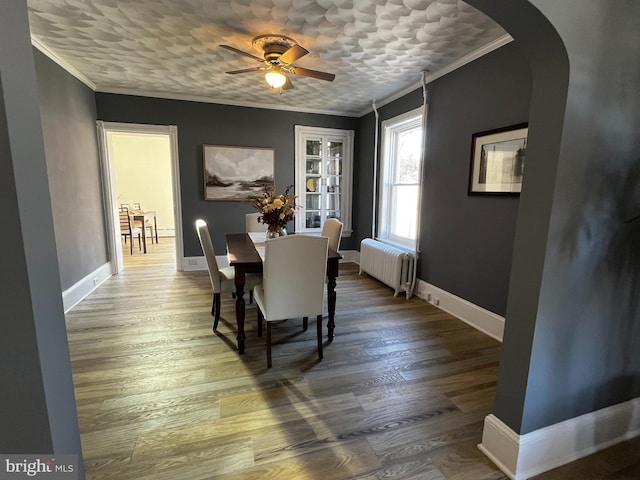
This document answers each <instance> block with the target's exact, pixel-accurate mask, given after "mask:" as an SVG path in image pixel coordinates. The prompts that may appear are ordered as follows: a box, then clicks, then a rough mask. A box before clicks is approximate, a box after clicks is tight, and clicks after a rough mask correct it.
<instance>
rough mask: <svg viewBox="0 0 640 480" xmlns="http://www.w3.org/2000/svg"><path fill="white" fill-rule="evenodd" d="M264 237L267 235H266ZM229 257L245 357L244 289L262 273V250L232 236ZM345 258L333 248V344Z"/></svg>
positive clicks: (330, 327)
mask: <svg viewBox="0 0 640 480" xmlns="http://www.w3.org/2000/svg"><path fill="white" fill-rule="evenodd" d="M262 235H264V233H262ZM226 241H227V257H228V259H229V265H230V266H231V267H233V268H234V271H235V286H236V291H235V295H236V323H237V330H238V333H237V336H236V340H237V341H238V352H239V353H244V347H245V339H246V335H245V333H244V320H245V299H244V294H245V291H244V286H245V278H246V274H247V273H261V272H262V256H261V254H260V253H259V252H258V248H261V247H260V246H258V248H256V244H257V242H256V243H254V240H252V237H251V236H250V235H249V234H248V233H229V234H227V235H226ZM341 258H342V255H340V253H338V252H337V251H335V250H333V249H331V248H329V251H328V255H327V310H328V314H329V315H328V316H329V321H328V324H327V329H328V339H329V341H331V340H332V339H333V336H334V329H335V314H336V279H337V278H338V272H339V265H340V259H341Z"/></svg>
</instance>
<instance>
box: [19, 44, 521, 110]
mask: <svg viewBox="0 0 640 480" xmlns="http://www.w3.org/2000/svg"><path fill="white" fill-rule="evenodd" d="M512 41H513V38H512V37H511V35H508V34H507V35H503V36H502V37H499V38H497V39H496V40H494V41H493V42H491V43H488V44H486V45H484V46H482V47H480V48H478V49H477V50H474V51H473V52H471V53H468V54H467V55H465V56H464V57H461V58H459V59H458V60H456V61H455V62H452V63H450V64H449V65H446V66H445V67H444V68H441V69H440V70H437V71H435V72H433V73H429V74H427V75H425V78H424V82H425V84H428V83H431V82H433V81H434V80H436V79H438V78H440V77H442V76H444V75H446V74H447V73H451V72H453V71H454V70H456V69H458V68H460V67H463V66H464V65H466V64H468V63H471V62H473V61H474V60H477V59H478V58H480V57H482V56H484V55H486V54H488V53H491V52H493V51H494V50H496V49H498V48H500V47H502V46H504V45H507V44H508V43H511V42H512ZM31 44H32V45H33V46H34V47H36V48H37V49H38V50H40V51H41V52H42V53H43V54H44V55H46V56H47V57H49V58H50V59H51V60H52V61H53V62H55V63H57V64H58V65H59V66H60V67H62V68H63V69H64V70H66V71H67V72H68V73H69V74H71V75H73V76H74V77H75V78H77V79H78V80H80V81H81V82H82V83H84V84H85V85H86V86H87V87H89V88H90V89H91V90H93V91H94V92H101V93H114V94H120V95H133V96H137V97H152V98H163V99H167V100H184V101H190V102H201V103H214V104H219V105H231V106H235V107H247V108H263V109H267V110H281V111H287V112H300V113H313V114H317V115H333V116H339V117H355V118H360V117H363V116H365V115H367V114H368V113H370V112H372V111H373V107H372V106H369V107H367V108H365V109H364V110H362V111H360V112H344V111H336V110H317V109H313V108H305V107H296V106H287V105H282V106H281V105H273V104H268V103H255V102H241V101H233V100H227V99H224V100H223V99H218V98H215V97H207V96H204V95H190V94H180V93H173V92H171V93H169V92H158V91H144V90H135V89H130V88H116V87H114V88H110V87H109V86H100V87H98V85H97V84H96V83H94V82H92V81H91V80H89V79H88V78H87V77H86V76H85V75H83V74H82V73H80V72H79V71H78V70H77V69H76V68H75V67H73V66H72V65H71V64H70V63H68V62H66V61H65V60H63V59H62V58H61V57H59V56H58V55H57V54H56V53H55V52H54V51H53V50H51V49H50V48H49V47H47V46H46V45H45V44H44V43H42V42H41V41H40V40H38V38H37V37H36V36H35V35H33V34H32V35H31ZM420 87H422V80H420V81H417V82H415V83H412V84H411V85H408V86H406V87H404V88H402V89H401V90H398V91H397V92H395V93H393V94H391V95H389V96H387V97H385V98H383V99H382V100H379V101H376V108H379V107H381V106H383V105H386V104H388V103H391V102H393V101H394V100H397V99H398V98H400V97H403V96H404V95H406V94H408V93H411V92H412V91H414V90H416V89H417V88H420Z"/></svg>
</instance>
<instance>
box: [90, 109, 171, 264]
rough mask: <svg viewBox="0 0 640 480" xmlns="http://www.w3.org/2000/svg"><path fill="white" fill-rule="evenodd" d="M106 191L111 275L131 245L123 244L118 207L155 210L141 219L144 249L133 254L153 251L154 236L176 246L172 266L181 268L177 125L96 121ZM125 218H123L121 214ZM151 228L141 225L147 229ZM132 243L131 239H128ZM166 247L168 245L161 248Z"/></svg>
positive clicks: (138, 211) (122, 260)
mask: <svg viewBox="0 0 640 480" xmlns="http://www.w3.org/2000/svg"><path fill="white" fill-rule="evenodd" d="M98 136H99V139H100V147H101V153H102V166H103V174H102V178H103V184H104V189H103V190H104V192H105V197H106V198H105V205H106V206H107V209H106V210H107V211H106V212H105V219H106V225H107V238H108V241H109V256H110V261H111V265H112V271H113V273H114V274H117V273H119V272H122V271H123V270H124V268H125V263H124V258H125V254H126V255H127V258H128V256H129V252H130V250H129V249H130V245H127V246H126V248H123V238H122V236H121V230H120V210H121V209H123V208H125V209H128V210H129V212H137V213H138V214H140V212H155V217H151V216H149V218H148V223H146V224H145V223H144V221H142V229H143V230H144V231H145V236H146V251H147V253H146V254H145V253H143V251H139V250H138V248H137V247H138V245H137V243H136V246H135V247H134V255H145V256H146V255H149V256H151V255H153V251H154V246H155V245H156V244H155V243H154V242H155V241H156V233H157V237H158V241H161V242H162V243H163V244H167V243H169V244H171V245H172V246H173V247H172V248H174V249H175V259H176V261H175V263H176V270H182V258H183V253H182V223H181V214H180V212H181V208H180V181H179V170H178V154H177V128H176V127H175V126H165V125H139V124H127V123H111V122H98ZM125 218H126V217H125ZM150 226H151V229H150V230H147V229H145V227H146V228H149V227H150ZM130 241H131V242H133V241H134V239H130ZM163 250H165V251H166V247H163Z"/></svg>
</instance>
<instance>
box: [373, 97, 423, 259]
mask: <svg viewBox="0 0 640 480" xmlns="http://www.w3.org/2000/svg"><path fill="white" fill-rule="evenodd" d="M382 135H383V136H382V168H381V170H380V186H381V188H380V215H379V217H378V237H379V238H380V239H381V240H386V241H388V242H391V243H396V244H399V245H402V246H405V247H409V248H411V249H413V248H415V240H416V233H417V224H418V211H419V206H420V198H419V195H420V180H421V179H420V172H421V171H422V169H421V166H422V109H421V108H420V109H416V110H412V111H410V112H407V113H405V114H403V115H400V116H398V117H395V118H392V119H389V120H386V121H384V122H382Z"/></svg>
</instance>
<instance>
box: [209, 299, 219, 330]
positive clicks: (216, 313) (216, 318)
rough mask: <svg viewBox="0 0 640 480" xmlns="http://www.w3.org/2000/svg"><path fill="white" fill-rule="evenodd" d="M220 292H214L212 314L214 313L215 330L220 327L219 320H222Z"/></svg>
mask: <svg viewBox="0 0 640 480" xmlns="http://www.w3.org/2000/svg"><path fill="white" fill-rule="evenodd" d="M220 304H221V300H220V294H219V293H214V294H213V305H212V306H211V315H213V331H214V332H215V331H216V330H217V329H218V322H219V321H220V307H221V305H220Z"/></svg>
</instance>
